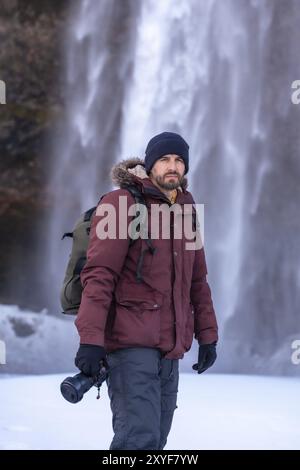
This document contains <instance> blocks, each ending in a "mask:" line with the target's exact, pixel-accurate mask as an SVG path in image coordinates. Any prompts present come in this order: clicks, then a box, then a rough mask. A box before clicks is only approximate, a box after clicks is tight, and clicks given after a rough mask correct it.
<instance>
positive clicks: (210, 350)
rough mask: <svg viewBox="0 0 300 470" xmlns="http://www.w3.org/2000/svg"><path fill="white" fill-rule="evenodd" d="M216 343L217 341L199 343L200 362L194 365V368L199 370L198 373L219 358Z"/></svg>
mask: <svg viewBox="0 0 300 470" xmlns="http://www.w3.org/2000/svg"><path fill="white" fill-rule="evenodd" d="M216 345H217V343H216V342H214V343H212V344H200V345H199V353H198V363H197V364H194V365H193V369H194V370H197V371H198V374H202V372H204V371H206V369H208V368H209V367H211V366H212V365H213V363H214V362H215V360H216V359H217V352H216Z"/></svg>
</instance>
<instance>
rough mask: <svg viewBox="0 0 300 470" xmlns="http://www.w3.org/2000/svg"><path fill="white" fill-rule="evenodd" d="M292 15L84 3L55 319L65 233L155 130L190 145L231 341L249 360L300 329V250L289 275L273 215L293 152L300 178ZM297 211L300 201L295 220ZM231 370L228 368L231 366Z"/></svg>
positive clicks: (71, 68) (69, 111)
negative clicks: (119, 163)
mask: <svg viewBox="0 0 300 470" xmlns="http://www.w3.org/2000/svg"><path fill="white" fill-rule="evenodd" d="M282 3H283V2H282ZM289 5H290V9H284V7H282V4H281V3H280V2H274V1H271V0H265V1H264V0H262V1H258V0H252V1H251V0H250V1H245V0H238V1H237V0H222V1H218V0H189V1H182V0H162V1H159V2H157V1H156V0H143V1H140V2H136V1H134V0H132V1H129V0H128V1H122V2H121V1H119V0H101V2H94V1H93V0H85V1H83V2H81V3H80V5H79V6H78V5H77V7H76V11H74V12H73V18H72V21H71V27H70V30H69V31H68V35H67V40H66V48H65V54H66V64H67V67H66V72H67V86H68V89H67V90H66V93H67V99H66V120H65V124H64V136H65V137H64V141H63V142H62V144H60V146H59V148H58V149H57V152H58V153H59V155H60V158H59V159H57V162H58V163H56V168H55V169H54V170H53V174H52V186H53V187H55V193H56V198H57V199H56V204H55V211H54V214H53V218H52V220H51V230H50V231H49V233H50V244H49V246H50V255H49V260H50V261H49V262H50V272H51V279H52V281H51V282H52V284H53V286H54V291H55V293H54V294H55V295H54V297H55V301H54V304H53V305H54V309H56V310H57V308H58V290H59V286H60V283H61V280H62V276H63V271H64V266H65V263H66V257H67V253H68V249H69V246H68V247H66V245H64V246H63V245H62V242H61V241H60V236H61V234H62V233H63V232H64V231H67V230H69V229H70V226H72V225H73V223H74V221H75V219H76V217H77V215H78V214H80V212H82V211H83V210H85V209H87V208H89V207H91V206H92V205H95V203H96V202H97V200H98V198H99V196H100V195H101V194H102V193H104V192H105V191H108V190H109V189H111V184H110V181H109V178H108V174H109V170H110V167H111V165H112V164H113V162H114V161H115V160H119V159H121V158H126V157H129V156H133V155H139V156H143V154H144V148H145V145H146V143H147V141H148V140H149V139H150V138H151V137H152V136H153V135H154V134H155V133H159V132H162V131H164V130H170V131H175V132H179V133H181V134H182V135H183V137H184V138H185V139H186V140H187V141H188V142H189V144H190V171H189V174H188V176H189V189H190V190H191V191H192V193H193V195H194V197H195V200H196V202H198V203H204V204H205V246H206V255H207V263H208V273H209V274H208V280H209V282H210V285H211V288H212V293H213V299H214V303H215V308H216V312H217V315H218V318H219V321H220V324H221V327H222V328H221V336H222V337H223V335H222V332H223V331H224V338H225V339H226V338H234V339H235V340H236V339H238V342H240V344H242V345H244V346H245V348H246V349H247V348H248V349H247V351H248V354H250V355H251V351H252V352H253V351H255V352H258V353H259V354H263V353H266V352H267V351H268V352H272V351H274V350H276V348H277V347H278V346H279V345H280V344H281V343H282V341H283V339H284V338H285V337H287V336H288V335H291V334H292V333H293V332H294V331H295V327H296V313H295V312H296V310H295V307H296V305H297V303H296V301H297V299H299V292H298V291H299V289H298V285H299V272H298V267H297V266H298V265H297V263H298V264H299V253H298V254H297V251H296V244H295V237H294V236H293V233H292V231H289V233H288V236H289V238H290V240H291V245H290V254H291V255H292V256H293V258H294V259H293V261H292V265H291V266H290V267H289V268H288V267H287V266H283V265H282V263H283V255H282V251H281V250H282V248H283V241H284V237H285V236H286V235H287V232H286V230H287V227H285V229H283V228H282V227H280V228H279V227H276V228H275V225H274V224H276V222H277V221H278V215H277V214H276V205H277V207H280V209H281V212H280V214H281V215H282V214H283V211H284V205H285V204H287V200H288V197H287V195H286V194H285V193H284V192H283V194H282V197H280V195H279V194H278V191H279V190H280V189H282V186H281V181H280V179H278V172H280V171H281V170H282V172H283V174H286V175H289V176H286V178H287V179H288V178H289V179H288V181H289V182H290V183H289V184H293V185H295V188H294V189H295V195H296V194H297V196H299V189H296V187H297V186H296V181H297V175H298V176H299V172H300V171H299V165H298V164H297V163H296V161H295V155H294V150H293V149H291V150H290V152H289V154H288V158H289V162H290V165H291V166H292V167H293V168H294V169H295V172H294V176H293V175H292V176H291V175H290V172H289V169H288V168H286V167H285V166H284V162H283V159H282V154H283V153H284V151H285V148H286V147H287V145H288V136H289V135H291V133H292V127H293V128H295V125H294V124H293V122H292V121H293V117H294V113H295V112H296V110H295V108H293V109H292V108H291V103H290V96H289V93H290V88H289V87H290V84H291V82H292V81H293V80H294V79H296V78H299V76H300V71H299V67H298V68H296V67H295V68H294V69H293V70H292V69H291V67H290V65H289V66H286V67H284V66H285V63H286V64H291V63H292V55H293V54H296V44H297V41H298V40H299V32H298V31H300V28H298V23H299V21H297V18H298V19H300V13H298V10H297V8H296V3H295V2H292V1H291V2H289ZM299 11H300V9H299ZM282 22H283V23H282ZM281 24H284V28H285V30H284V32H282V30H280V25H281ZM283 33H284V34H283ZM280 35H283V36H284V35H285V42H284V41H283V40H282V41H281V42H280V41H279V40H278V37H281V36H280ZM285 48H286V49H285ZM276 54H277V55H276ZM287 56H288V57H287ZM287 59H288V60H287ZM282 67H284V69H282ZM276 71H278V72H279V71H280V79H279V78H278V76H276ZM298 72H299V73H298ZM297 73H298V76H297ZM271 83H272V92H271V91H270V84H271ZM274 94H275V96H274ZM287 123H290V127H289V125H288V124H287ZM285 126H286V129H287V132H286V133H284V132H283V133H282V131H281V129H284V128H285ZM288 129H290V131H289V132H288ZM277 132H278V133H280V132H281V134H280V137H281V139H280V138H279V137H278V135H277ZM293 139H294V142H295V140H296V141H298V142H299V138H298V137H297V138H296V137H295V136H293ZM282 198H283V199H282ZM295 214H296V205H295V204H291V206H290V215H292V216H295ZM298 228H299V223H298ZM276 231H277V233H276V240H275V239H273V238H272V234H273V235H274V234H275V232H276ZM281 268H283V270H281ZM284 276H289V281H290V283H291V284H290V285H289V293H290V295H288V293H287V292H286V290H284V286H285V284H286V281H285V277H284ZM281 283H282V284H281ZM52 294H53V291H52ZM292 295H293V298H294V301H293V300H292V298H291V296H292ZM56 298H57V302H56ZM55 302H56V304H55ZM55 305H56V307H55ZM283 311H284V315H285V320H284V324H283V319H282V312H283ZM298 329H299V330H300V328H298ZM242 347H243V346H242ZM226 360H227V361H228V363H229V364H230V363H231V361H232V358H227V359H226ZM220 364H222V366H221V367H223V369H224V368H226V367H227V366H226V364H225V362H224V361H223V363H222V360H221V361H220ZM242 367H243V366H241V368H242ZM229 368H230V366H229Z"/></svg>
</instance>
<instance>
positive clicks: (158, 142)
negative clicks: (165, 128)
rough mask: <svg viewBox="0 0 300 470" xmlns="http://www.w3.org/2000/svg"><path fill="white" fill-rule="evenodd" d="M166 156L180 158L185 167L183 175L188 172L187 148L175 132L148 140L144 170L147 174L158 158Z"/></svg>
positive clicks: (163, 133)
mask: <svg viewBox="0 0 300 470" xmlns="http://www.w3.org/2000/svg"><path fill="white" fill-rule="evenodd" d="M168 154H176V155H178V156H179V157H181V158H182V159H183V161H184V165H185V173H187V172H188V170H189V146H188V144H187V143H186V141H185V140H184V139H183V138H182V137H181V136H180V135H179V134H176V133H175V132H162V133H161V134H158V135H156V136H154V137H152V139H151V140H149V142H148V145H147V148H146V154H145V169H146V172H147V173H148V174H149V172H150V170H151V168H152V166H153V165H154V163H155V162H156V160H158V159H159V158H161V157H163V156H164V155H168Z"/></svg>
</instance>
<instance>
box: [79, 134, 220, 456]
mask: <svg viewBox="0 0 300 470" xmlns="http://www.w3.org/2000/svg"><path fill="white" fill-rule="evenodd" d="M188 169H189V146H188V144H187V143H186V142H185V140H184V139H183V138H182V137H181V136H180V135H178V134H176V133H173V132H163V133H161V134H159V135H157V136H155V137H153V138H152V139H151V140H150V141H149V143H148V145H147V148H146V154H145V159H144V161H143V160H141V159H139V158H135V159H129V160H126V161H122V162H121V163H119V164H117V165H115V167H114V168H113V170H112V179H113V182H114V183H115V184H116V185H118V186H119V187H120V189H117V190H115V191H111V192H110V193H108V194H106V195H105V196H104V197H103V198H102V199H101V202H100V206H101V205H102V204H111V205H112V206H113V208H114V209H115V211H116V221H117V229H120V228H121V227H120V222H119V216H120V215H124V214H123V213H122V214H120V207H119V206H120V197H121V196H123V197H125V198H126V201H127V202H128V206H130V205H131V204H134V203H135V199H134V197H133V196H132V195H131V194H130V193H129V192H128V190H126V189H125V188H126V186H128V185H134V186H135V187H136V188H138V189H139V191H140V192H141V193H142V194H143V197H144V199H145V201H146V203H147V205H148V211H147V217H148V224H149V227H151V223H152V224H154V220H153V217H152V212H151V211H150V208H151V209H152V207H153V206H154V205H159V207H161V206H162V205H165V207H168V208H170V207H172V204H174V203H175V202H176V205H177V206H178V207H180V208H182V209H183V208H184V206H185V205H187V206H189V207H192V206H191V205H192V204H193V202H194V201H193V198H192V195H191V193H189V192H188V191H187V189H186V187H187V179H186V177H185V175H186V173H187V172H188ZM166 205H167V206H166ZM102 207H104V206H102ZM173 207H175V206H173ZM98 208H99V206H98ZM100 208H101V207H100ZM98 213H99V212H98V210H97V214H98ZM189 216H190V218H191V215H190V214H189ZM103 217H104V216H103V215H101V214H100V215H95V217H94V218H93V222H92V226H91V233H90V244H89V248H88V253H87V262H86V265H85V267H84V269H83V271H82V274H81V282H82V285H83V295H82V301H81V305H80V309H79V312H78V317H77V319H76V326H77V329H78V332H79V334H80V347H79V350H78V353H77V356H76V359H75V364H76V365H77V367H78V368H79V369H80V370H81V371H82V372H83V373H85V374H86V375H90V376H94V375H96V374H97V373H98V372H99V368H100V365H99V364H100V361H101V360H105V361H107V364H108V366H109V375H108V380H107V384H108V394H109V397H110V401H111V409H112V413H113V430H114V433H115V434H114V438H113V441H112V443H111V446H110V450H117V449H122V450H124V449H163V448H164V446H165V444H166V442H167V436H168V434H169V431H170V429H171V424H172V419H173V414H174V410H175V409H176V408H177V404H176V401H177V392H178V362H179V359H181V358H182V357H183V355H184V353H185V352H187V351H188V350H189V349H190V348H191V344H192V340H193V334H195V338H196V339H197V340H198V342H199V354H198V363H197V364H195V365H194V366H193V368H194V369H196V370H198V373H202V372H204V371H205V370H206V369H207V368H208V367H210V366H212V364H213V363H214V361H215V359H216V342H217V340H218V336H217V322H216V317H215V312H214V308H213V302H212V299H211V292H210V288H209V285H208V283H207V280H206V274H207V269H206V262H205V254H204V249H203V247H201V248H200V249H192V250H190V249H187V248H186V242H187V238H186V236H185V233H183V235H182V236H181V237H180V238H179V237H177V236H174V233H175V228H178V224H181V223H182V222H183V219H184V217H186V215H184V210H182V211H181V212H178V213H177V214H176V213H175V212H173V211H170V219H169V228H170V236H169V237H163V236H161V235H162V232H161V231H162V229H163V227H160V228H159V229H158V230H159V232H158V233H159V237H157V238H154V237H153V239H152V240H151V244H150V245H149V243H147V242H148V241H149V240H146V239H143V238H142V237H139V238H138V239H137V240H136V241H135V242H134V243H131V244H130V243H129V242H130V237H129V236H127V237H124V238H121V237H119V238H117V239H112V238H109V237H108V238H106V239H102V240H100V239H99V237H98V235H99V232H98V229H97V225H98V224H99V223H100V222H101V220H103ZM126 217H127V218H126V220H125V225H126V226H128V225H129V223H130V222H131V221H132V220H133V219H134V216H130V215H128V216H126ZM98 227H99V225H98ZM126 228H127V227H126ZM117 233H119V232H118V230H117Z"/></svg>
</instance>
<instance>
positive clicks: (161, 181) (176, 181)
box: [154, 173, 184, 190]
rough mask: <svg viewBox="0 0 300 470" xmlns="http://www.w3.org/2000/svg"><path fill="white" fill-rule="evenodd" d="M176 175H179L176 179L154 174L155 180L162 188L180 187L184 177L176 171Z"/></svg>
mask: <svg viewBox="0 0 300 470" xmlns="http://www.w3.org/2000/svg"><path fill="white" fill-rule="evenodd" d="M174 176H177V178H174V181H168V180H166V178H165V177H166V175H164V176H154V180H155V181H156V183H157V184H158V185H159V186H160V187H161V188H162V189H166V190H171V189H176V188H179V186H180V185H181V183H182V180H183V178H184V177H183V176H180V175H179V174H178V173H176V174H175V173H174Z"/></svg>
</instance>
